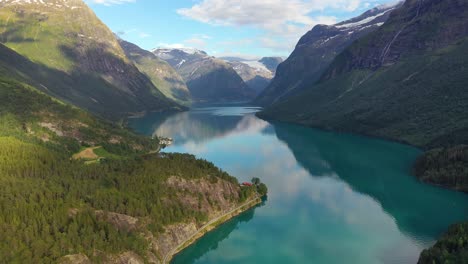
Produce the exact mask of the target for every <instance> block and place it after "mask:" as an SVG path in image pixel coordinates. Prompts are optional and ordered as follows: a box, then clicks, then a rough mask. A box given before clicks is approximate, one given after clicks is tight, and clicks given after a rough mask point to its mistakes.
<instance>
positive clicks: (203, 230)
mask: <svg viewBox="0 0 468 264" xmlns="http://www.w3.org/2000/svg"><path fill="white" fill-rule="evenodd" d="M260 203H262V197H260V196H256V197H255V198H253V199H250V200H248V201H247V202H245V203H243V204H241V205H239V206H237V207H236V208H234V209H232V210H231V211H229V212H227V213H224V214H222V215H220V216H218V217H216V218H214V219H212V220H210V221H209V222H208V223H206V224H205V225H203V226H202V227H200V228H199V229H198V230H197V231H195V233H193V234H192V235H190V236H189V237H188V238H187V239H185V240H184V241H183V242H182V243H180V244H179V245H177V246H176V247H175V248H173V249H172V250H171V251H170V252H169V253H167V254H166V256H164V258H163V260H162V262H161V263H162V264H169V263H171V261H172V259H173V258H174V256H176V255H177V254H178V253H180V252H181V251H183V250H184V249H186V248H187V247H189V246H191V245H192V244H194V243H195V242H197V241H198V240H199V239H201V238H202V237H203V236H205V235H206V234H207V233H209V232H211V231H213V230H215V229H216V228H217V227H219V226H221V225H222V224H224V223H226V222H227V221H229V220H231V219H232V218H234V217H236V216H238V215H240V214H242V213H244V212H246V211H248V210H250V209H252V208H254V207H255V206H257V205H259V204H260Z"/></svg>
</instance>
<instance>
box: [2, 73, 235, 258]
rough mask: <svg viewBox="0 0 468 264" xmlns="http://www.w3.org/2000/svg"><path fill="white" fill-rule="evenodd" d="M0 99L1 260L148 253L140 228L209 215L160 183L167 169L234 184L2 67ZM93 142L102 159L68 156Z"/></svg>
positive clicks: (217, 172) (204, 165)
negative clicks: (109, 218) (135, 221)
mask: <svg viewBox="0 0 468 264" xmlns="http://www.w3.org/2000/svg"><path fill="white" fill-rule="evenodd" d="M0 101H1V102H2V104H0V236H1V237H2V238H3V242H2V243H1V245H0V256H1V257H2V260H3V261H5V262H7V263H15V262H17V263H50V262H55V261H56V260H57V259H59V258H60V257H62V256H64V255H68V254H76V253H84V254H86V255H88V256H89V257H92V258H94V260H95V261H99V259H100V258H102V257H105V256H106V255H107V254H118V253H121V252H124V251H129V250H131V251H134V252H136V253H138V254H140V255H141V256H145V254H146V251H147V250H148V241H147V240H145V239H143V238H142V237H141V236H140V235H139V234H140V232H147V231H151V232H153V234H158V233H159V232H161V231H162V230H163V228H164V226H166V225H169V224H172V223H180V222H184V221H188V220H191V219H196V220H197V221H200V222H201V221H204V219H205V218H206V215H205V214H204V213H201V212H200V211H197V209H194V208H193V207H191V206H187V205H184V204H183V203H181V202H179V201H178V198H177V195H175V193H174V190H171V189H168V188H167V187H166V186H165V185H164V184H165V181H166V180H167V179H168V178H169V177H171V176H174V175H177V176H178V177H182V178H185V179H199V178H207V177H210V181H212V182H213V181H214V182H216V181H217V180H219V179H224V180H227V181H229V182H232V183H233V184H237V181H236V179H235V178H232V177H230V176H229V175H227V174H226V173H224V172H222V171H220V170H219V169H218V168H216V167H215V166H214V165H213V164H211V163H208V162H206V161H201V160H196V159H195V158H194V157H193V156H190V155H183V154H174V155H166V156H163V157H159V156H158V155H146V154H145V153H147V152H149V151H151V150H154V149H156V148H157V147H158V142H157V140H153V139H150V138H147V137H142V136H138V135H135V134H133V133H132V132H130V131H128V130H125V129H122V128H120V127H119V126H115V125H112V124H110V123H107V122H105V121H103V120H99V119H96V118H94V117H93V116H91V115H89V114H88V113H86V112H84V111H82V110H79V109H76V108H74V107H71V106H69V105H67V104H64V103H62V102H60V101H57V100H55V99H53V98H51V97H49V96H48V95H45V94H44V93H41V92H39V91H37V90H36V89H34V88H32V87H31V86H29V85H27V84H25V83H22V82H20V81H18V80H15V79H11V78H9V77H5V76H3V75H0ZM89 145H91V146H93V145H99V146H103V149H102V151H101V152H102V153H101V154H103V153H105V154H106V155H107V156H108V158H107V159H106V160H104V161H103V162H101V163H95V164H90V165H85V163H84V162H82V161H75V160H72V159H70V157H71V156H72V155H73V154H74V153H76V152H78V151H79V150H80V149H82V147H83V146H89ZM104 151H105V152H104ZM115 156H118V157H119V158H118V159H114V158H113V157H115ZM208 175H209V176H208ZM202 196H203V195H202ZM168 200H169V201H171V202H167V201H168ZM235 202H236V201H235V200H234V201H233V203H235ZM95 210H104V211H110V212H116V213H121V214H126V215H131V216H133V217H137V218H139V219H145V220H144V222H141V224H140V225H138V227H137V230H133V231H125V230H118V229H116V228H115V227H114V226H113V225H111V224H109V223H107V222H102V221H99V219H98V218H97V216H96V214H95V213H94V211H95ZM72 212H73V213H72ZM96 250H97V252H101V253H100V254H97V255H96V254H94V253H95V252H96Z"/></svg>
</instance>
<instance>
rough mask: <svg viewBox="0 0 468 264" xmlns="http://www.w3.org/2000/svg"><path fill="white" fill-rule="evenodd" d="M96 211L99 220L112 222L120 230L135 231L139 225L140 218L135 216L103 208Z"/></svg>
mask: <svg viewBox="0 0 468 264" xmlns="http://www.w3.org/2000/svg"><path fill="white" fill-rule="evenodd" d="M95 213H96V216H97V218H98V219H99V220H101V221H105V222H108V223H110V224H112V225H113V226H115V227H116V228H117V229H118V230H123V231H134V230H136V229H137V227H138V218H135V217H131V216H128V215H123V214H117V213H111V212H104V211H101V210H99V211H96V212H95Z"/></svg>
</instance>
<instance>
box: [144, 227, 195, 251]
mask: <svg viewBox="0 0 468 264" xmlns="http://www.w3.org/2000/svg"><path fill="white" fill-rule="evenodd" d="M197 228H198V227H197V225H196V224H195V223H194V222H192V223H184V224H176V225H171V226H168V227H166V231H165V232H164V233H163V234H161V235H159V236H158V237H157V238H154V239H153V241H152V243H151V245H152V248H153V250H154V251H156V252H158V253H159V255H160V256H161V258H163V257H164V256H166V255H167V254H168V253H169V252H171V250H173V249H174V248H175V247H177V246H178V245H179V244H180V243H182V242H183V241H185V240H186V239H187V238H188V237H190V235H192V234H193V233H195V232H196V231H197Z"/></svg>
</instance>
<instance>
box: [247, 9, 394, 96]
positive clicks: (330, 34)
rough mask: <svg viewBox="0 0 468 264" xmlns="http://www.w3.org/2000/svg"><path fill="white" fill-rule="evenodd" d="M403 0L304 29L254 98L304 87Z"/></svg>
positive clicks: (285, 92)
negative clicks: (307, 30) (272, 77)
mask: <svg viewBox="0 0 468 264" xmlns="http://www.w3.org/2000/svg"><path fill="white" fill-rule="evenodd" d="M401 5H402V2H398V3H394V4H387V5H381V6H378V7H375V8H373V9H370V10H368V11H367V12H365V13H363V14H362V15H360V16H358V17H355V18H352V19H349V20H346V21H343V22H340V23H337V24H335V25H317V26H315V27H314V28H313V29H312V30H310V31H309V32H307V33H306V34H305V35H304V36H303V37H302V38H301V39H300V40H299V42H298V44H297V45H296V48H295V50H294V51H293V53H292V54H291V55H290V56H289V58H288V59H287V60H286V61H285V62H283V63H281V64H280V65H279V66H278V69H277V73H276V75H275V78H274V79H273V80H272V81H271V83H270V85H269V86H268V87H267V88H266V89H265V90H264V91H263V92H262V94H260V95H259V96H258V97H257V99H256V102H257V103H259V104H261V105H268V104H271V103H274V102H277V101H279V100H281V99H284V98H286V97H288V96H290V95H292V94H295V93H297V92H299V91H301V90H303V89H306V88H307V87H308V86H309V84H311V83H314V82H315V81H317V80H318V79H319V78H320V76H321V75H322V74H323V72H324V71H325V70H326V68H327V67H328V66H329V65H330V63H331V62H332V61H333V60H334V59H335V57H336V56H337V55H338V54H339V53H340V52H341V51H343V50H344V49H345V48H347V47H348V46H349V45H351V44H352V43H353V42H354V41H355V40H357V39H359V38H361V37H363V36H365V35H367V34H369V33H371V32H373V31H375V30H376V29H378V28H379V27H381V26H382V25H383V24H384V23H385V21H387V19H388V17H389V15H390V14H391V13H392V11H393V10H395V9H397V8H399V7H400V6H401Z"/></svg>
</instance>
